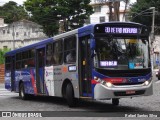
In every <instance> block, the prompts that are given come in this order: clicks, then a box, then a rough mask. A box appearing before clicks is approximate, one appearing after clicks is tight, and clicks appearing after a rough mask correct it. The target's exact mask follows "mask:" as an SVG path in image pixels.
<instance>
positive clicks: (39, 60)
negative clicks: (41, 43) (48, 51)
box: [36, 47, 45, 94]
mask: <svg viewBox="0 0 160 120" xmlns="http://www.w3.org/2000/svg"><path fill="white" fill-rule="evenodd" d="M44 67H45V47H42V48H38V49H36V86H37V93H38V94H44V93H45V86H44Z"/></svg>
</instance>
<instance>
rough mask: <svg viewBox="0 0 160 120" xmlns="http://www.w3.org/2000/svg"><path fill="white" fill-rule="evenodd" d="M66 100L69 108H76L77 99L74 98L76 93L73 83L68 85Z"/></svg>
mask: <svg viewBox="0 0 160 120" xmlns="http://www.w3.org/2000/svg"><path fill="white" fill-rule="evenodd" d="M66 100H67V103H68V106H69V107H75V106H76V102H75V101H76V99H75V97H74V91H73V86H72V84H71V83H68V84H67V86H66Z"/></svg>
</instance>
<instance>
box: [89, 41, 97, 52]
mask: <svg viewBox="0 0 160 120" xmlns="http://www.w3.org/2000/svg"><path fill="white" fill-rule="evenodd" d="M95 46H96V43H95V39H91V42H90V48H91V50H94V49H95Z"/></svg>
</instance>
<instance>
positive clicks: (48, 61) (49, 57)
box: [46, 43, 54, 66]
mask: <svg viewBox="0 0 160 120" xmlns="http://www.w3.org/2000/svg"><path fill="white" fill-rule="evenodd" d="M46 52H47V53H46V55H47V58H46V65H47V66H48V65H52V64H53V61H54V60H53V56H52V54H53V50H52V44H51V43H50V44H48V45H47V50H46Z"/></svg>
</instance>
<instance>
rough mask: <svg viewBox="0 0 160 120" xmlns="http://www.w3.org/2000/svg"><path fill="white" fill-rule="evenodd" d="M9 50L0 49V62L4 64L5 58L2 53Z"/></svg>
mask: <svg viewBox="0 0 160 120" xmlns="http://www.w3.org/2000/svg"><path fill="white" fill-rule="evenodd" d="M8 51H10V49H7V48H6V49H0V64H4V61H5V58H4V55H5V53H6V52H8Z"/></svg>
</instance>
